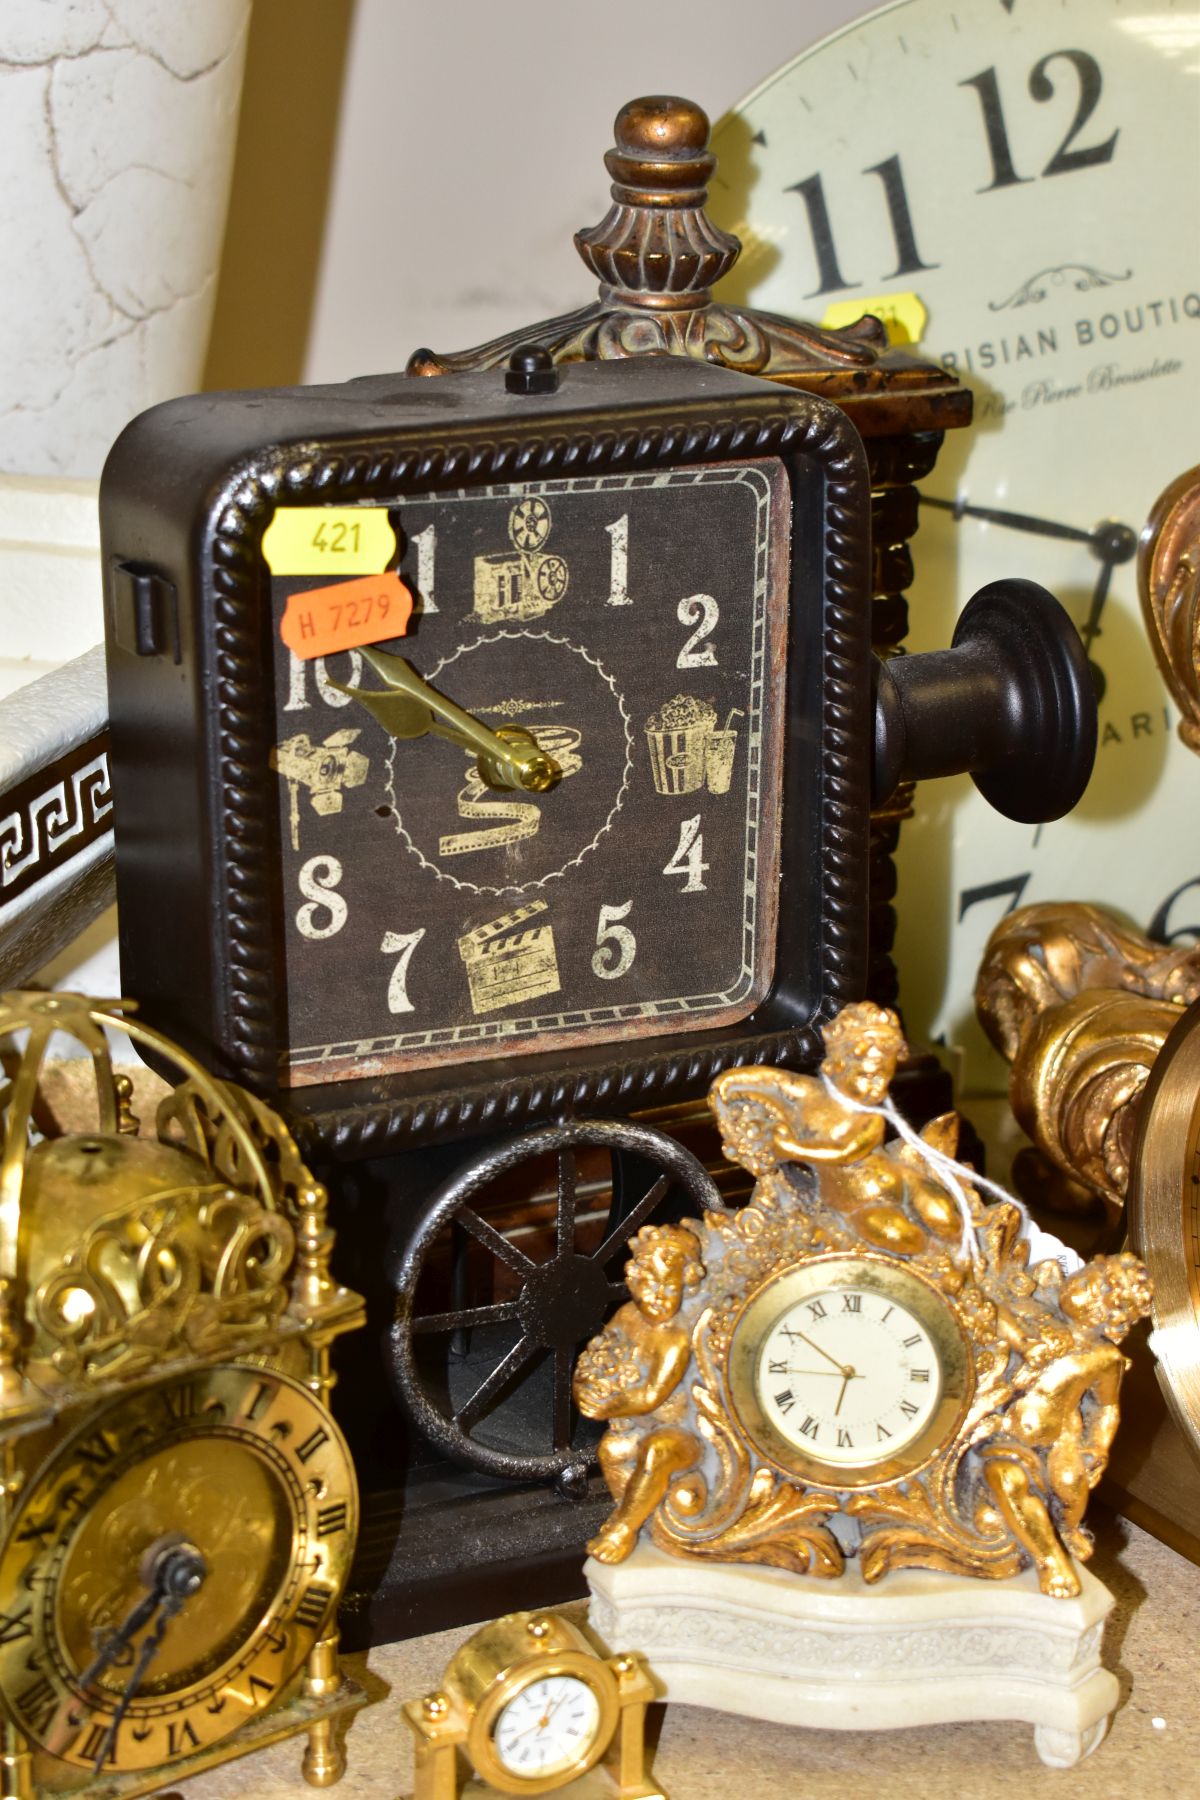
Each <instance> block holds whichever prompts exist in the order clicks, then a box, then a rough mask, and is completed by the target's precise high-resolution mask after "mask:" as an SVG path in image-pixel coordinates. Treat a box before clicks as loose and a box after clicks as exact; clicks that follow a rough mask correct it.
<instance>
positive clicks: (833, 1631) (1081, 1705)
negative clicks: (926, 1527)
mask: <svg viewBox="0 0 1200 1800" xmlns="http://www.w3.org/2000/svg"><path fill="white" fill-rule="evenodd" d="M584 1572H585V1574H586V1576H587V1580H588V1585H589V1587H590V1588H591V1594H592V1599H591V1607H590V1609H589V1614H588V1618H589V1623H590V1624H591V1626H592V1629H593V1631H595V1632H596V1634H597V1635H598V1636H599V1637H600V1638H601V1639H603V1640H604V1642H605V1643H608V1644H618V1645H620V1646H621V1647H622V1648H629V1649H633V1650H640V1651H641V1652H642V1653H643V1654H644V1655H645V1657H646V1659H647V1661H648V1663H649V1666H650V1670H651V1673H652V1674H653V1675H654V1677H655V1679H656V1681H657V1682H658V1684H659V1687H660V1690H661V1692H662V1695H663V1698H664V1699H666V1700H668V1701H671V1700H677V1701H679V1702H680V1703H682V1704H684V1705H688V1706H708V1707H714V1708H716V1709H718V1710H719V1711H722V1712H734V1713H741V1714H744V1715H746V1716H747V1717H749V1718H755V1719H770V1720H772V1721H774V1722H775V1723H778V1724H785V1725H810V1726H816V1727H818V1728H820V1729H822V1730H836V1731H879V1730H888V1729H892V1728H895V1727H897V1726H903V1725H940V1724H945V1723H947V1722H949V1721H953V1720H963V1719H1020V1720H1024V1721H1025V1722H1027V1723H1028V1724H1030V1725H1032V1726H1033V1727H1034V1743H1035V1745H1036V1747H1037V1752H1038V1755H1039V1756H1040V1757H1041V1759H1042V1761H1043V1762H1044V1763H1048V1764H1049V1765H1050V1766H1051V1767H1052V1768H1060V1769H1061V1768H1070V1767H1071V1765H1072V1764H1073V1763H1077V1762H1079V1761H1080V1759H1081V1758H1082V1757H1085V1756H1087V1755H1088V1753H1089V1752H1090V1751H1092V1750H1094V1749H1095V1748H1096V1746H1097V1744H1098V1743H1099V1742H1100V1741H1101V1739H1102V1738H1103V1736H1104V1734H1105V1732H1106V1731H1107V1729H1108V1723H1109V1718H1110V1716H1111V1714H1112V1712H1113V1710H1114V1709H1115V1707H1116V1704H1117V1699H1118V1695H1119V1688H1118V1684H1117V1679H1116V1676H1115V1675H1112V1674H1110V1673H1109V1671H1108V1670H1107V1669H1104V1668H1102V1667H1101V1664H1100V1640H1101V1636H1102V1633H1103V1629H1104V1620H1105V1617H1106V1616H1107V1614H1108V1612H1109V1611H1110V1609H1111V1607H1112V1604H1113V1600H1112V1596H1111V1594H1110V1593H1109V1592H1108V1589H1107V1588H1106V1587H1104V1586H1103V1585H1102V1583H1100V1582H1099V1581H1097V1580H1096V1578H1095V1576H1093V1575H1090V1574H1089V1573H1088V1572H1087V1570H1086V1569H1081V1570H1080V1571H1079V1574H1080V1578H1081V1580H1082V1582H1083V1591H1082V1593H1081V1594H1080V1595H1079V1597H1078V1598H1077V1599H1075V1600H1051V1599H1049V1598H1048V1597H1047V1596H1046V1595H1045V1594H1042V1593H1041V1592H1040V1591H1039V1589H1038V1585H1037V1579H1036V1577H1035V1575H1034V1573H1033V1571H1032V1570H1030V1571H1028V1572H1026V1573H1025V1574H1023V1575H1018V1576H1015V1577H1013V1578H1012V1579H1011V1580H1008V1581H974V1580H971V1579H969V1578H968V1577H966V1576H961V1575H942V1574H938V1573H937V1572H935V1571H932V1570H929V1571H927V1570H917V1569H911V1570H909V1569H905V1570H901V1571H899V1572H898V1573H896V1574H893V1575H888V1576H886V1577H885V1578H884V1579H883V1581H882V1582H881V1583H880V1584H879V1585H878V1586H877V1587H875V1588H868V1587H867V1586H866V1584H865V1583H864V1582H863V1580H862V1577H861V1575H860V1574H859V1573H858V1568H857V1565H856V1564H853V1563H852V1564H851V1565H850V1567H849V1568H848V1570H847V1572H846V1574H845V1575H844V1576H842V1577H841V1578H840V1579H838V1580H835V1581H817V1580H814V1579H812V1578H811V1577H809V1576H797V1575H791V1574H788V1573H786V1572H784V1571H781V1570H777V1569H766V1568H755V1567H753V1566H751V1565H749V1564H747V1565H744V1566H738V1565H736V1564H729V1563H725V1564H721V1563H712V1564H708V1565H705V1564H704V1563H701V1562H698V1561H691V1560H687V1559H684V1558H677V1557H673V1556H667V1555H666V1554H664V1553H663V1552H662V1551H660V1550H656V1549H654V1548H653V1547H651V1546H650V1545H647V1544H645V1543H639V1544H638V1546H637V1548H636V1549H635V1550H634V1552H633V1554H632V1556H630V1557H629V1558H628V1560H627V1561H626V1562H623V1563H618V1564H616V1565H615V1566H610V1565H608V1564H605V1563H599V1562H596V1561H595V1560H594V1559H592V1558H589V1559H588V1562H587V1564H586V1566H585V1571H584Z"/></svg>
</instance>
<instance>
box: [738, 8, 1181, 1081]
mask: <svg viewBox="0 0 1200 1800" xmlns="http://www.w3.org/2000/svg"><path fill="white" fill-rule="evenodd" d="M714 145H715V148H716V149H717V150H718V152H719V153H720V156H721V166H722V169H723V171H726V172H727V173H728V172H729V171H730V170H732V171H734V173H733V174H731V175H730V176H729V186H728V187H726V188H724V189H723V188H722V186H721V184H720V182H719V181H718V182H717V183H716V184H715V187H714V202H713V211H714V212H715V213H716V214H717V215H718V217H719V220H720V223H721V224H723V225H725V226H726V227H727V228H728V229H731V230H734V231H736V232H738V233H739V235H741V236H743V237H744V238H745V239H746V242H747V250H746V254H745V255H744V257H743V265H744V266H745V268H746V270H747V272H748V274H749V275H750V277H751V280H752V282H753V299H754V301H755V302H756V304H758V305H763V306H768V307H771V308H774V309H775V310H777V311H780V312H799V313H813V314H817V315H820V316H823V317H824V318H825V320H826V322H827V323H836V324H839V325H840V324H845V323H846V322H847V321H848V320H849V319H850V318H853V317H856V316H858V315H859V314H861V313H862V312H876V313H879V314H880V315H882V316H883V317H884V318H886V319H887V320H889V322H890V326H891V329H892V330H893V332H894V333H899V334H900V335H902V336H905V337H907V338H909V339H910V340H912V341H914V342H916V341H918V340H919V348H920V351H921V354H923V355H925V356H928V357H930V358H932V359H936V360H940V361H942V362H944V363H945V364H946V365H947V366H948V367H950V368H953V369H954V370H955V372H956V373H957V374H958V375H959V376H960V377H961V378H962V379H963V380H964V381H966V382H967V383H968V384H969V385H970V387H971V388H972V390H973V393H974V397H975V423H974V427H973V429H972V430H971V431H969V432H955V433H952V434H951V436H950V437H949V438H948V439H947V441H946V445H945V448H944V450H943V451H942V453H941V455H940V457H939V460H938V466H937V470H936V473H935V474H934V475H933V476H932V477H931V478H930V482H929V487H928V490H927V491H925V492H923V493H922V496H921V499H922V505H921V513H920V520H921V523H920V531H919V533H918V536H917V538H916V540H915V548H914V561H915V565H916V579H915V581H914V584H913V587H912V589H911V592H910V596H909V598H910V608H911V621H912V630H911V634H910V637H909V639H908V643H909V646H910V648H914V649H918V650H919V649H925V648H927V647H929V646H930V645H933V644H935V643H940V642H942V641H944V638H945V636H946V634H947V631H948V629H949V624H950V614H951V613H952V611H953V610H957V609H961V607H962V605H963V604H965V602H966V600H967V598H968V597H969V596H970V595H971V594H972V593H973V592H975V591H976V590H977V589H978V588H979V587H980V586H981V585H983V584H984V583H986V582H988V581H992V580H994V579H996V578H997V577H998V576H1001V575H1004V574H1011V573H1013V572H1019V573H1020V574H1021V575H1024V576H1028V577H1030V578H1032V579H1034V580H1036V581H1039V582H1042V583H1044V584H1045V586H1047V587H1048V588H1049V589H1050V590H1051V591H1052V592H1053V593H1055V594H1057V595H1058V596H1059V598H1060V599H1062V601H1063V602H1064V604H1065V605H1066V606H1067V607H1068V610H1069V611H1070V612H1071V614H1072V617H1073V618H1074V620H1075V622H1076V624H1077V626H1078V627H1079V630H1080V633H1081V635H1082V637H1083V639H1084V643H1085V645H1086V647H1087V651H1088V655H1089V658H1090V660H1091V662H1092V665H1093V673H1094V677H1095V681H1096V686H1097V691H1098V694H1099V698H1100V745H1099V756H1098V761H1097V767H1096V773H1095V775H1094V777H1093V780H1092V784H1091V787H1090V790H1089V792H1088V794H1087V795H1086V796H1085V798H1084V801H1083V803H1082V804H1081V805H1080V806H1079V807H1078V808H1077V809H1076V810H1075V812H1074V813H1073V814H1072V815H1071V816H1070V817H1069V818H1066V819H1063V820H1060V821H1058V822H1057V823H1055V824H1053V825H1048V826H1045V827H1043V828H1040V829H1038V830H1034V829H1033V828H1029V829H1025V828H1023V827H1021V826H1018V825H1014V824H1012V823H1010V822H1008V821H1004V820H999V819H997V818H995V817H994V816H992V815H989V814H987V813H986V812H985V811H984V809H983V807H982V804H981V802H980V801H979V800H978V798H977V797H976V796H975V795H974V793H973V792H972V791H971V790H969V789H968V787H967V784H966V783H965V782H962V781H960V782H957V783H955V784H954V786H953V787H951V786H950V785H946V786H944V787H938V788H927V789H925V790H923V793H922V796H921V799H920V802H919V805H918V813H917V817H916V818H915V819H914V820H913V821H912V822H911V823H910V824H907V825H906V826H905V828H904V830H903V832H902V834H901V844H900V854H899V873H900V891H899V903H898V912H899V918H900V926H899V937H898V943H897V960H898V963H899V965H900V968H901V971H902V978H903V994H904V999H905V1007H906V1013H907V1016H908V1020H909V1024H910V1026H911V1027H912V1028H913V1030H914V1031H915V1032H918V1033H921V1032H929V1033H932V1034H934V1035H937V1036H940V1037H944V1038H946V1039H947V1040H948V1041H950V1042H952V1043H956V1044H960V1045H963V1046H964V1047H965V1048H966V1049H967V1050H968V1052H969V1056H968V1074H969V1077H970V1079H971V1080H972V1081H973V1082H974V1081H978V1080H979V1079H980V1078H984V1079H992V1078H995V1079H997V1080H998V1081H1000V1082H1001V1083H1003V1081H1004V1080H1005V1079H1006V1072H1005V1071H1004V1070H1003V1069H1002V1068H1001V1067H1000V1065H999V1063H998V1062H997V1061H996V1059H994V1057H993V1056H992V1053H991V1052H990V1051H989V1050H988V1049H987V1047H986V1046H985V1044H984V1042H983V1039H982V1034H981V1033H980V1032H979V1029H978V1027H977V1026H976V1025H975V1023H974V1017H973V1013H974V1007H973V988H974V981H975V973H976V970H977V968H978V964H979V959H980V956H981V954H982V951H983V947H984V944H985V943H986V941H987V937H988V934H989V933H990V931H991V930H992V928H993V927H994V926H995V925H996V924H997V923H998V922H999V920H1000V918H1001V917H1002V916H1003V915H1004V913H1005V911H1006V910H1008V909H1010V908H1012V907H1013V906H1016V905H1018V904H1023V903H1032V902H1035V901H1046V900H1055V899H1073V900H1083V901H1097V902H1102V903H1105V904H1108V905H1112V906H1116V907H1118V908H1120V909H1122V910H1124V911H1125V912H1127V913H1128V914H1130V915H1131V917H1132V918H1133V919H1134V920H1135V921H1136V922H1137V923H1138V924H1139V925H1140V926H1141V927H1142V928H1143V929H1149V930H1151V931H1152V932H1154V933H1155V934H1156V935H1160V936H1164V937H1170V938H1173V939H1174V940H1175V941H1183V939H1184V938H1186V936H1187V935H1188V934H1189V933H1195V932H1196V931H1197V920H1198V919H1200V905H1198V904H1197V903H1198V902H1200V853H1198V852H1197V849H1196V834H1195V829H1194V818H1195V794H1196V785H1195V770H1194V767H1193V765H1192V760H1191V758H1189V756H1188V755H1187V753H1186V751H1185V750H1184V749H1183V747H1182V746H1181V745H1179V744H1178V743H1177V742H1176V741H1175V738H1174V723H1175V720H1174V712H1173V709H1172V708H1171V707H1170V705H1169V702H1168V697H1167V695H1166V692H1165V690H1164V688H1163V686H1162V682H1161V680H1160V678H1159V676H1158V672H1157V670H1156V668H1155V665H1154V659H1153V655H1152V653H1151V650H1150V647H1149V645H1148V643H1147V642H1146V639H1145V635H1144V632H1143V630H1142V626H1141V622H1140V619H1139V617H1138V604H1137V594H1136V587H1135V563H1134V560H1133V559H1134V553H1135V550H1136V545H1137V537H1138V533H1139V532H1140V530H1141V529H1142V526H1143V524H1144V522H1145V520H1146V519H1147V517H1148V516H1149V513H1150V511H1151V508H1152V506H1153V504H1154V501H1155V499H1156V496H1157V495H1158V494H1159V493H1160V492H1161V491H1162V490H1163V489H1164V488H1165V487H1166V486H1167V485H1168V483H1169V482H1170V481H1172V480H1173V479H1174V478H1175V477H1176V476H1177V475H1179V474H1180V472H1181V471H1182V470H1184V469H1186V468H1188V467H1189V466H1190V465H1191V464H1192V463H1194V461H1195V416H1196V409H1197V405H1198V404H1200V209H1197V206H1196V201H1195V192H1194V189H1195V170H1196V168H1197V167H1198V166H1200V8H1198V7H1197V5H1196V4H1195V0H1147V3H1146V4H1139V3H1138V0H1055V3H1054V4H1053V5H1048V4H1044V3H1042V0H954V3H953V4H948V3H947V0H900V3H898V4H896V5H892V6H888V7H884V8H882V9H881V10H880V11H878V12H875V13H872V14H870V15H869V16H867V17H865V18H862V19H859V20H858V21H856V22H855V23H854V24H853V25H850V26H848V27H847V28H846V29H845V30H844V31H842V32H839V33H838V34H837V35H836V36H834V37H831V38H828V39H826V40H825V41H824V42H823V43H821V44H818V45H816V46H815V47H814V48H813V49H811V50H808V51H806V52H805V53H804V54H802V55H801V56H799V57H797V58H796V59H795V60H794V61H793V62H791V63H789V64H787V65H786V66H784V67H783V68H781V69H778V70H776V71H775V72H774V73H773V74H772V75H770V76H769V77H768V78H767V79H766V80H765V81H764V82H763V83H762V84H761V85H760V86H759V87H758V88H757V89H756V90H755V92H754V93H752V94H751V95H749V96H748V97H747V98H746V99H745V100H743V101H742V102H741V103H740V104H739V105H738V106H737V107H736V108H735V109H734V110H733V112H732V113H731V114H730V115H728V117H727V118H726V119H725V120H724V121H722V122H721V123H720V124H719V125H718V127H717V129H716V132H715V134H714ZM739 170H740V171H742V173H741V174H740V175H739V174H738V173H737V171H739ZM756 270H757V271H758V279H757V280H755V278H754V277H755V271H756Z"/></svg>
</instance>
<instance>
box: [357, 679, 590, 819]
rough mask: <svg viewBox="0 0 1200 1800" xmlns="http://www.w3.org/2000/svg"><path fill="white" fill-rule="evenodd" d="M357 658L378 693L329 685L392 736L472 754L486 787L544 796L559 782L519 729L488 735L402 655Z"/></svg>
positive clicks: (556, 771) (557, 771) (555, 768)
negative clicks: (443, 743) (378, 679)
mask: <svg viewBox="0 0 1200 1800" xmlns="http://www.w3.org/2000/svg"><path fill="white" fill-rule="evenodd" d="M362 654H363V656H364V657H365V658H366V660H367V662H369V663H370V665H371V667H372V668H373V669H374V671H375V673H376V674H377V675H382V677H383V679H384V680H385V681H386V682H387V684H388V685H387V687H386V688H385V689H384V690H383V691H382V692H380V691H378V690H366V689H363V688H350V687H343V686H342V685H341V683H340V682H336V681H335V682H331V683H330V686H331V687H336V688H337V690H338V692H339V693H342V694H349V696H350V698H351V699H352V700H357V701H358V703H359V705H360V706H365V707H366V709H367V711H368V712H369V713H370V714H371V716H372V717H373V718H375V719H377V720H378V721H379V723H380V724H381V725H382V726H383V729H384V730H385V731H386V732H388V733H389V735H390V736H391V737H394V738H420V737H425V736H426V735H427V734H432V735H433V736H434V737H440V738H445V739H446V740H447V741H448V742H449V743H451V744H458V745H459V746H460V747H461V748H462V749H464V750H470V751H472V752H474V754H475V756H476V757H477V759H478V766H479V774H480V779H481V780H483V781H484V782H486V783H487V785H488V787H491V788H524V789H525V790H526V792H527V793H531V794H544V793H546V792H547V790H548V789H550V788H552V787H555V786H556V785H557V784H558V782H559V781H561V779H562V769H561V768H560V766H559V764H558V763H556V762H555V760H554V758H553V757H552V756H547V754H546V752H545V751H544V750H543V749H542V748H541V747H540V745H539V744H538V741H537V739H536V738H535V737H534V735H533V733H532V732H531V731H526V730H525V728H524V726H521V725H502V726H501V728H500V730H499V731H492V730H490V729H489V727H488V726H486V725H485V724H484V723H483V721H482V720H481V719H477V718H476V717H475V716H474V714H473V713H469V712H467V711H465V710H464V708H463V707H461V706H456V705H455V704H454V701H453V700H447V699H446V697H445V695H444V694H439V693H438V692H437V690H436V688H431V687H430V685H429V683H428V682H427V681H423V680H422V678H421V677H420V676H419V675H418V674H417V672H416V670H415V669H414V668H413V667H412V666H411V665H410V664H409V663H407V662H405V660H404V658H403V657H402V656H389V655H387V653H386V652H385V651H383V650H364V651H363V652H362Z"/></svg>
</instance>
